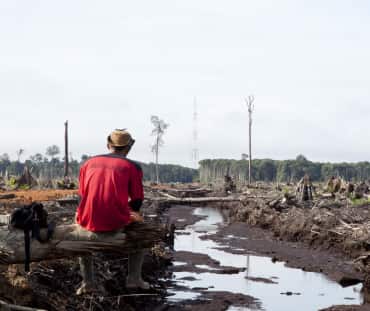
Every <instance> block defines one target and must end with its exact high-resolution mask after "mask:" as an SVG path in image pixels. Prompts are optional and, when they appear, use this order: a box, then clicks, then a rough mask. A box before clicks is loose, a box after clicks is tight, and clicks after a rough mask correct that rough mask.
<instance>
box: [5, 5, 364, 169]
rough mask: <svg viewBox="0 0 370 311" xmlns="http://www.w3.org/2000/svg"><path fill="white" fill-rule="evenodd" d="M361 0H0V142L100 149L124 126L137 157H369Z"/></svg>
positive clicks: (31, 150)
mask: <svg viewBox="0 0 370 311" xmlns="http://www.w3.org/2000/svg"><path fill="white" fill-rule="evenodd" d="M369 37H370V2H369V1H367V0H354V1H348V0H347V1H344V0H325V1H323V0H305V1H303V0H279V1H276V0H254V1H251V0H250V1H247V0H181V1H180V0H156V1H152V0H135V1H122V0H109V1H94V0H73V1H72V0H64V1H56V0H33V1H28V0H12V1H9V0H0V108H1V109H0V121H1V122H0V126H1V129H2V135H1V138H0V153H4V152H7V153H9V154H10V156H11V157H12V158H14V159H15V154H16V150H18V149H20V148H23V149H25V155H24V158H27V157H29V156H31V155H33V154H35V153H37V152H40V153H43V154H45V151H46V148H47V147H48V146H50V145H53V144H56V145H58V146H60V147H61V149H62V150H63V148H62V147H63V138H64V125H63V124H64V121H65V120H68V121H69V127H70V150H71V153H72V157H74V158H79V157H80V156H81V155H82V154H88V155H94V154H101V153H104V152H106V137H107V135H108V134H109V133H110V131H111V130H113V129H115V128H128V129H129V131H130V132H131V133H132V135H133V136H134V138H135V139H136V144H135V146H134V148H133V150H132V152H131V154H130V156H131V158H133V159H136V160H140V161H144V162H149V161H153V159H154V157H153V154H152V153H151V149H150V146H151V144H153V141H154V137H153V136H151V130H152V125H151V123H150V117H151V116H152V115H157V116H159V117H160V118H161V119H163V120H164V121H166V122H167V123H169V127H168V130H167V132H166V133H165V135H164V137H163V138H164V141H165V144H164V146H163V148H162V149H161V150H160V157H159V160H160V162H161V163H174V164H182V165H186V166H194V161H193V160H192V158H191V151H192V148H194V141H193V130H194V122H193V113H194V108H193V107H194V97H196V102H197V106H198V108H197V110H198V122H197V130H198V141H197V148H198V149H199V158H200V159H204V158H235V159H240V158H241V154H242V153H248V111H247V107H246V104H245V102H244V98H245V97H247V96H249V95H253V96H254V98H255V101H254V105H255V109H254V113H253V152H252V155H253V157H256V158H273V159H291V158H295V157H296V156H297V155H298V154H304V155H305V156H306V157H307V158H308V159H310V160H313V161H333V162H341V161H362V160H370V147H369V134H368V133H369V131H368V122H369V121H370V40H369Z"/></svg>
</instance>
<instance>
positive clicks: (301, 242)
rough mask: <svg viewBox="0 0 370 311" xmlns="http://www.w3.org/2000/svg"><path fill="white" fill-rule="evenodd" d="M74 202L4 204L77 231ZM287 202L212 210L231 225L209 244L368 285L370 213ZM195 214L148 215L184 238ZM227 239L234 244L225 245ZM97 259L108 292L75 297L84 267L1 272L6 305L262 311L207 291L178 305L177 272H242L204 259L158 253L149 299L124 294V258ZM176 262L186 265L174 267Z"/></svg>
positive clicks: (156, 208)
mask: <svg viewBox="0 0 370 311" xmlns="http://www.w3.org/2000/svg"><path fill="white" fill-rule="evenodd" d="M75 194H76V192H75V191H63V192H55V193H53V194H51V193H45V192H43V191H40V192H32V191H31V192H29V191H25V192H20V193H16V198H13V199H10V200H6V201H3V202H1V201H2V200H0V212H1V213H6V212H9V211H11V210H12V209H13V208H14V207H16V206H18V205H20V204H23V203H25V202H29V201H30V200H40V201H45V200H46V201H47V202H46V206H47V207H48V209H49V212H51V213H56V214H58V213H60V212H61V211H62V212H66V214H65V215H62V216H60V214H58V215H57V216H55V217H56V219H58V220H59V221H60V222H61V223H70V222H72V221H73V217H71V216H70V214H71V213H70V212H72V213H73V211H74V210H75V208H76V204H75V203H73V200H71V202H68V200H67V201H65V202H59V203H56V201H55V200H56V199H57V198H61V197H66V196H68V197H70V198H73V196H74V195H75ZM153 196H156V194H155V191H154V192H153V193H150V196H149V197H150V198H152V197H153ZM280 197H281V196H280V195H279V194H277V193H276V192H273V193H272V194H271V189H270V188H265V189H257V190H251V191H250V192H249V193H244V196H243V197H242V198H241V202H239V203H228V204H226V203H223V204H212V207H215V208H219V209H220V210H221V211H222V213H223V214H224V215H225V219H226V221H229V225H228V226H226V227H223V228H221V229H220V230H219V231H218V232H217V233H216V234H214V235H212V236H209V235H208V236H204V238H206V239H211V240H213V241H216V242H221V244H223V245H226V250H227V252H230V253H235V254H238V252H240V250H239V249H247V250H248V251H249V252H250V253H251V254H254V255H263V256H268V257H271V260H274V261H284V262H286V263H287V265H289V266H291V267H295V268H300V269H304V270H305V271H313V272H322V273H324V274H325V275H327V276H328V277H330V278H331V279H333V280H335V281H336V282H339V283H341V284H342V285H343V286H349V285H353V284H356V283H358V282H364V281H365V279H366V275H367V270H366V265H367V257H366V256H365V257H364V258H363V260H362V261H356V262H355V259H356V258H358V257H360V256H361V255H362V254H364V252H367V251H368V250H370V247H369V246H368V244H367V241H368V236H367V235H366V234H367V232H365V231H366V230H365V229H366V228H365V227H364V226H363V224H365V223H367V222H368V221H370V217H369V215H370V206H366V205H365V206H361V207H353V206H347V205H346V206H344V204H343V202H339V201H334V202H332V201H330V200H326V199H325V200H322V201H321V202H319V203H317V202H316V203H315V204H316V205H315V207H314V208H311V207H310V208H302V207H301V206H298V207H297V206H294V205H292V206H291V205H289V204H287V203H286V202H284V201H283V200H281V201H280ZM323 202H324V203H323ZM333 203H334V204H333ZM320 204H321V206H319V205H320ZM194 208H195V207H189V206H168V205H167V204H158V203H156V204H152V202H151V201H150V200H149V201H147V202H146V204H145V208H144V213H145V214H146V216H147V217H149V218H150V219H152V218H153V217H154V216H155V215H157V216H158V217H159V218H160V220H161V221H162V222H168V223H174V224H175V225H176V228H177V229H178V230H179V229H183V228H185V227H186V226H187V225H191V224H194V223H195V222H197V221H198V220H200V219H201V218H202V217H201V216H195V215H193V214H192V211H193V210H194ZM154 218H155V217H154ZM364 230H365V231H364ZM226 236H233V237H234V238H228V239H227V240H226V239H225V237H226ZM240 238H242V239H240ZM245 238H247V239H245ZM368 247H369V249H368ZM224 250H225V248H224ZM95 258H96V260H95V269H96V271H97V279H98V281H99V283H101V284H103V285H104V286H103V287H104V292H99V293H97V294H95V295H93V296H90V295H87V296H83V297H78V296H76V295H75V290H76V288H77V287H78V285H79V283H80V281H81V277H80V275H79V266H78V262H77V260H76V259H71V260H58V261H51V262H43V263H39V264H33V266H32V272H31V274H30V275H24V273H23V272H22V267H21V266H10V267H8V268H4V267H2V268H0V269H1V270H0V272H1V273H0V299H1V300H5V301H8V302H12V303H17V304H21V305H28V306H33V307H39V308H44V309H47V310H215V311H217V310H227V309H228V307H229V306H248V307H250V308H255V309H258V308H259V302H258V301H257V300H256V299H255V298H253V297H250V296H246V295H241V294H232V293H228V292H209V291H207V289H206V288H198V289H192V290H193V291H194V290H195V291H197V292H198V293H199V294H200V297H198V298H197V299H195V300H183V301H171V299H170V297H169V292H168V290H174V291H180V290H187V289H186V288H181V286H180V285H179V284H176V283H175V282H173V281H172V273H174V272H176V271H180V270H181V271H186V272H196V273H202V272H211V271H212V273H215V272H214V270H207V268H199V265H203V266H204V265H206V266H208V267H209V268H210V269H212V268H217V273H225V274H228V273H229V274H232V273H238V272H239V271H240V269H236V268H234V267H222V266H220V264H219V263H218V262H217V261H215V260H213V259H212V258H210V257H208V256H206V255H204V254H195V253H190V252H173V251H171V249H170V247H169V246H168V245H165V244H162V245H159V246H158V247H157V248H156V249H154V250H152V251H151V252H150V253H149V254H148V256H146V262H145V265H144V271H143V274H144V278H145V279H146V280H148V281H149V282H150V283H151V284H152V289H151V290H150V291H149V292H129V291H127V290H126V289H125V287H124V285H123V284H124V276H125V274H126V271H127V259H126V258H125V257H122V256H109V255H104V256H103V255H97V256H96V257H95ZM174 261H175V262H176V261H177V262H183V263H185V265H182V266H181V267H179V266H176V265H172V262H174ZM197 266H198V267H197ZM255 281H256V280H255ZM258 281H260V282H266V281H268V280H263V279H261V280H258ZM292 291H294V288H293V289H292ZM168 298H169V299H168ZM327 310H331V311H344V310H364V311H366V310H370V308H369V306H368V305H364V306H336V307H332V308H329V309H327Z"/></svg>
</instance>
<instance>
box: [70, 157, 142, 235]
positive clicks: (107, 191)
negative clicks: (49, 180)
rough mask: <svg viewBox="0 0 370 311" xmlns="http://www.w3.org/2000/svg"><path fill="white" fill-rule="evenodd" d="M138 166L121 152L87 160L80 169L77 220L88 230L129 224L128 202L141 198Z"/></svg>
mask: <svg viewBox="0 0 370 311" xmlns="http://www.w3.org/2000/svg"><path fill="white" fill-rule="evenodd" d="M142 179H143V173H142V170H141V167H140V166H139V165H138V164H137V163H135V162H133V161H131V160H128V159H127V158H125V157H124V156H121V155H116V154H107V155H101V156H96V157H93V158H91V159H89V160H87V161H86V162H85V163H84V165H83V166H82V167H81V169H80V187H79V194H80V196H81V202H80V205H79V206H78V209H77V217H76V221H77V223H78V224H80V225H81V226H82V227H84V228H85V229H87V230H89V231H94V232H101V231H113V230H117V229H120V228H122V227H123V226H125V225H127V224H128V223H129V219H130V209H129V199H130V202H134V201H137V200H141V201H142V200H143V199H144V191H143V184H142Z"/></svg>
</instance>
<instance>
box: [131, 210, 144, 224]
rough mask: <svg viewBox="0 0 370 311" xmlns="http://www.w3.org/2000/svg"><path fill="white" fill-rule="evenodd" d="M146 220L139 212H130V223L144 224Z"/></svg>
mask: <svg viewBox="0 0 370 311" xmlns="http://www.w3.org/2000/svg"><path fill="white" fill-rule="evenodd" d="M143 221H144V218H143V216H141V215H140V214H139V213H138V212H134V211H130V222H143Z"/></svg>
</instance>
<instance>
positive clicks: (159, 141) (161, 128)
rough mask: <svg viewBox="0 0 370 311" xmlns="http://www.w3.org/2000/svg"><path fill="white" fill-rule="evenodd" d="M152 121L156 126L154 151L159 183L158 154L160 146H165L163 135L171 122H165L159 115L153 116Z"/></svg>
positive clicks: (153, 131) (153, 132)
mask: <svg viewBox="0 0 370 311" xmlns="http://www.w3.org/2000/svg"><path fill="white" fill-rule="evenodd" d="M150 121H151V122H152V124H153V126H154V128H153V130H152V135H153V136H155V141H154V144H153V146H152V152H153V153H154V154H155V171H156V179H157V183H159V170H158V154H159V148H160V147H161V146H163V144H164V141H163V138H162V137H163V135H164V133H165V130H166V129H167V128H168V126H169V124H168V123H165V122H164V121H163V120H162V119H159V117H158V116H151V118H150Z"/></svg>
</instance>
